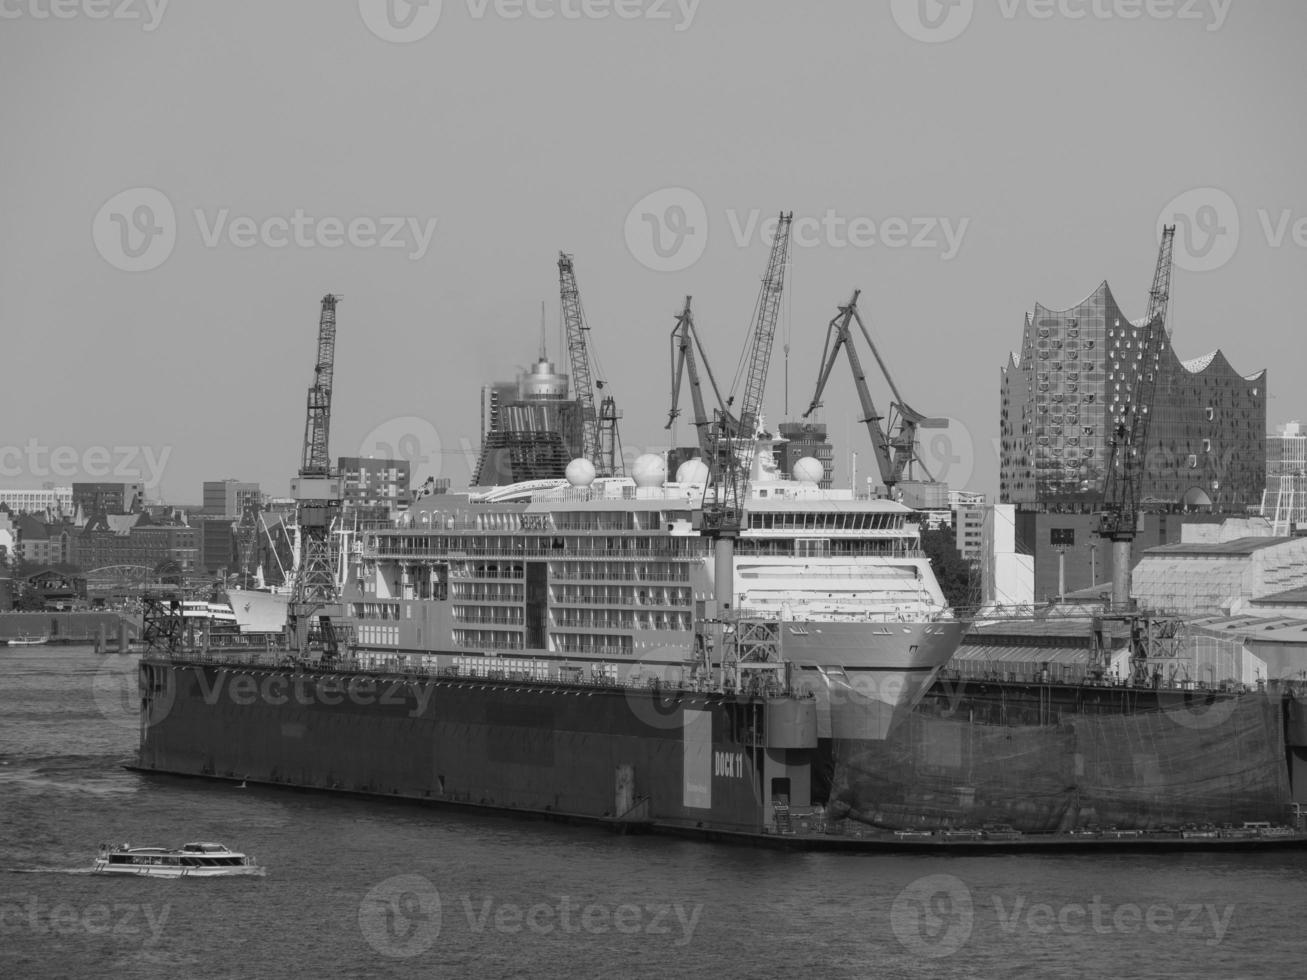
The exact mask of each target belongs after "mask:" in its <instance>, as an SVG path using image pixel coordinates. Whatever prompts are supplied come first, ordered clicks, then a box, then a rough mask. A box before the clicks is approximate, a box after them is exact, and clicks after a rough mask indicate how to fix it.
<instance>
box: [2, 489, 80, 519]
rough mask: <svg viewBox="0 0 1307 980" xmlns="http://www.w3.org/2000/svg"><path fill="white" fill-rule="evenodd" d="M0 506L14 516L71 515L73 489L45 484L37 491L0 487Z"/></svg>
mask: <svg viewBox="0 0 1307 980" xmlns="http://www.w3.org/2000/svg"><path fill="white" fill-rule="evenodd" d="M0 504H4V505H5V506H6V507H8V508H9V510H10V511H11V512H12V513H15V514H52V515H61V514H66V515H71V514H72V512H73V488H72V487H57V486H55V485H54V484H52V483H47V484H45V485H44V486H42V487H41V488H40V489H39V490H38V489H34V488H32V487H0Z"/></svg>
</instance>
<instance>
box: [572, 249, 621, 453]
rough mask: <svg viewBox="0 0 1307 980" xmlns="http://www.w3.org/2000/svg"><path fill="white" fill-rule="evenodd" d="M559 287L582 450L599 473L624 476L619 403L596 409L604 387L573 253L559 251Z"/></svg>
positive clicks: (609, 402)
mask: <svg viewBox="0 0 1307 980" xmlns="http://www.w3.org/2000/svg"><path fill="white" fill-rule="evenodd" d="M558 286H559V293H560V295H561V298H562V304H563V325H564V328H565V329H566V331H567V352H568V354H569V355H570V357H571V362H572V384H573V385H575V390H576V398H577V402H578V403H579V405H580V407H581V444H582V453H583V455H584V456H585V458H586V459H588V460H590V462H592V463H593V464H594V467H595V473H596V474H597V475H598V476H623V475H624V474H625V471H626V468H625V465H624V464H623V462H622V454H621V449H620V446H621V442H620V439H619V437H618V434H617V420H618V419H619V418H620V417H621V413H620V412H618V411H617V402H616V401H614V400H613V396H612V395H608V396H606V397H605V398H604V399H603V402H602V403H601V404H600V406H599V408H598V409H597V410H596V408H595V388H596V386H597V387H599V388H600V389H602V388H603V386H604V382H603V381H602V380H599V381H597V382H596V381H595V380H594V379H593V375H592V372H591V370H590V361H591V354H590V350H589V348H588V346H587V345H588V341H587V339H586V335H587V334H588V333H589V332H590V325H589V324H588V323H587V322H586V319H585V311H584V310H583V309H582V308H581V291H580V290H579V289H578V288H577V285H576V270H575V268H574V267H573V265H572V256H570V255H568V254H567V253H566V252H559V253H558Z"/></svg>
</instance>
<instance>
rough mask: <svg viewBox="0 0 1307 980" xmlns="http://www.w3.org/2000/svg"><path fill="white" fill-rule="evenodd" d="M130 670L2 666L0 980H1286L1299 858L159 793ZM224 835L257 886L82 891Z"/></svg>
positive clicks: (165, 885) (123, 661)
mask: <svg viewBox="0 0 1307 980" xmlns="http://www.w3.org/2000/svg"><path fill="white" fill-rule="evenodd" d="M135 663H136V662H135V660H134V659H133V658H129V657H120V656H109V657H101V656H96V655H95V654H94V653H93V652H92V651H91V650H89V649H77V648H43V649H40V650H19V649H0V667H2V668H3V675H0V676H2V678H3V684H4V686H5V692H4V699H3V708H0V977H55V976H60V977H62V976H122V977H158V978H170V980H172V978H179V977H282V976H330V977H362V976H435V977H439V976H450V977H458V976H475V977H549V976H559V977H591V976H593V977H601V976H602V977H628V976H650V977H654V976H688V977H714V978H728V977H746V976H747V977H769V976H787V977H788V976H793V977H821V978H826V977H846V976H847V977H876V978H890V977H907V976H932V977H970V976H1017V977H1050V976H1119V977H1127V976H1147V977H1184V978H1200V977H1297V976H1299V975H1301V973H1302V964H1303V962H1304V952H1303V947H1304V942H1303V939H1302V925H1301V919H1302V914H1303V909H1304V907H1305V906H1307V901H1304V898H1305V894H1304V888H1305V886H1307V854H1301V853H1297V852H1283V853H1266V854H1258V855H1205V854H1191V855H1182V854H1178V855H1160V856H1137V855H1131V856H1116V855H1112V856H1106V855H1100V856H1093V857H1082V856H1065V857H1063V856H1031V857H1023V856H1010V855H1009V856H1000V855H994V856H985V857H974V858H970V857H967V858H938V857H927V856H909V857H884V856H875V857H856V856H854V857H851V856H847V855H820V854H817V855H813V854H782V853H773V852H770V851H761V850H753V849H747V848H737V847H730V846H718V845H709V844H701V843H696V842H686V841H680V840H676V839H668V838H661V837H618V836H613V835H611V834H609V833H607V832H605V831H602V830H596V829H589V828H574V827H567V826H562V825H557V824H552V823H535V822H529V821H523V820H521V819H515V818H511V817H495V816H484V815H474V814H465V813H461V812H451V811H447V810H438V809H432V808H427V807H422V806H418V805H411V804H401V803H389V802H385V801H378V802H373V801H366V800H353V799H339V798H335V797H330V798H328V797H323V796H317V795H313V794H309V793H297V792H291V791H273V790H264V789H241V788H238V787H235V786H232V785H230V784H226V783H221V784H209V783H205V782H201V781H195V780H184V779H171V778H163V777H149V778H147V777H142V776H138V775H135V774H133V773H130V772H127V771H126V770H125V769H123V768H122V767H123V764H124V763H126V762H128V761H130V759H131V756H132V752H133V750H134V748H135V745H136V741H137V730H136V720H135V716H134V714H133V711H134V708H133V705H134V690H135ZM188 840H215V841H221V842H223V843H226V844H228V845H230V846H232V847H233V848H239V849H241V850H244V851H246V852H247V853H250V854H253V855H254V856H255V857H257V858H258V860H259V862H260V863H261V864H263V865H265V866H266V867H267V868H268V874H267V875H266V876H265V877H263V878H230V879H207V880H189V879H188V880H172V881H170V880H154V879H144V878H114V877H106V876H100V875H91V874H87V873H86V869H88V868H89V867H90V865H91V862H92V860H93V858H94V856H95V852H96V848H97V846H98V844H99V843H101V842H104V841H116V842H122V841H129V842H132V843H134V844H136V843H139V844H179V843H182V842H184V841H188Z"/></svg>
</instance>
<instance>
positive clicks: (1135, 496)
mask: <svg viewBox="0 0 1307 980" xmlns="http://www.w3.org/2000/svg"><path fill="white" fill-rule="evenodd" d="M1174 238H1175V225H1165V226H1163V228H1162V242H1161V244H1160V245H1159V246H1158V249H1157V267H1156V268H1155V269H1154V270H1153V285H1152V288H1151V289H1149V291H1148V314H1147V316H1146V317H1145V318H1144V326H1143V330H1144V336H1143V338H1142V340H1141V342H1140V345H1139V349H1140V351H1141V353H1142V355H1143V356H1142V357H1141V358H1140V363H1139V371H1138V374H1137V376H1136V377H1135V385H1134V391H1133V392H1132V393H1131V396H1130V398H1129V400H1128V401H1126V402H1125V403H1124V404H1121V411H1120V414H1119V415H1117V416H1115V417H1114V418H1112V419H1111V420H1110V421H1111V423H1112V443H1111V448H1110V452H1109V456H1108V462H1107V473H1106V476H1105V478H1104V481H1103V508H1102V511H1101V512H1100V513H1099V515H1098V534H1099V537H1102V538H1105V539H1106V540H1108V541H1111V542H1112V605H1113V606H1115V607H1117V608H1120V609H1124V608H1126V607H1127V606H1129V604H1130V550H1131V545H1132V544H1133V543H1134V540H1135V536H1136V535H1137V534H1138V533H1139V505H1140V499H1141V495H1142V493H1143V483H1144V475H1145V472H1144V462H1145V457H1146V454H1147V452H1148V424H1149V421H1150V420H1151V418H1152V414H1153V401H1154V396H1155V394H1156V391H1157V377H1158V375H1159V374H1161V373H1162V351H1163V349H1164V347H1165V345H1166V307H1167V302H1168V301H1169V300H1170V297H1171V265H1172V263H1171V245H1172V241H1173V239H1174ZM1117 343H1118V344H1120V338H1119V337H1118V338H1117ZM1127 353H1128V352H1127ZM1109 354H1111V352H1109ZM1122 359H1124V358H1122Z"/></svg>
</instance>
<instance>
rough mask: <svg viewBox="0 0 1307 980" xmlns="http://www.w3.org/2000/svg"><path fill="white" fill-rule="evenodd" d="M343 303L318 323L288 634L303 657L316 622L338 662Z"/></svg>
mask: <svg viewBox="0 0 1307 980" xmlns="http://www.w3.org/2000/svg"><path fill="white" fill-rule="evenodd" d="M339 298H340V297H338V296H334V295H332V294H330V293H328V294H327V295H326V296H324V297H323V298H322V313H321V316H320V318H319V320H318V349H317V360H316V362H315V363H314V366H313V384H312V385H310V386H309V392H308V406H307V409H306V412H305V419H304V452H303V455H302V457H301V460H300V470H299V476H298V477H297V478H296V479H294V480H292V481H291V488H290V489H291V496H292V497H293V498H294V499H295V501H296V505H295V517H296V522H297V524H298V526H299V536H300V561H299V565H298V567H297V568H296V571H295V578H294V582H293V584H292V588H291V599H290V604H289V606H288V608H287V615H286V629H287V632H288V640H289V643H290V649H291V650H292V651H294V652H296V653H298V654H301V655H302V654H304V653H305V652H306V650H307V647H308V640H309V631H310V629H311V627H312V625H313V621H314V618H315V617H316V619H317V622H318V626H319V629H320V632H321V638H322V643H323V655H324V656H325V657H329V658H334V657H336V656H337V655H338V653H339V650H340V645H341V644H340V637H339V636H338V634H337V627H336V626H335V625H334V624H333V622H332V620H333V618H339V617H340V614H341V610H340V609H339V606H338V601H339V595H338V594H337V588H336V577H335V568H334V563H333V561H332V554H331V551H332V548H331V531H332V528H333V526H334V525H335V523H336V521H337V519H338V518H339V516H340V511H341V501H342V499H343V496H344V493H343V488H342V484H341V479H340V477H339V476H338V475H333V474H332V471H331V457H330V455H329V453H328V436H329V433H330V429H331V390H332V375H333V371H334V366H335V360H336V303H337V301H338V300H339Z"/></svg>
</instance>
